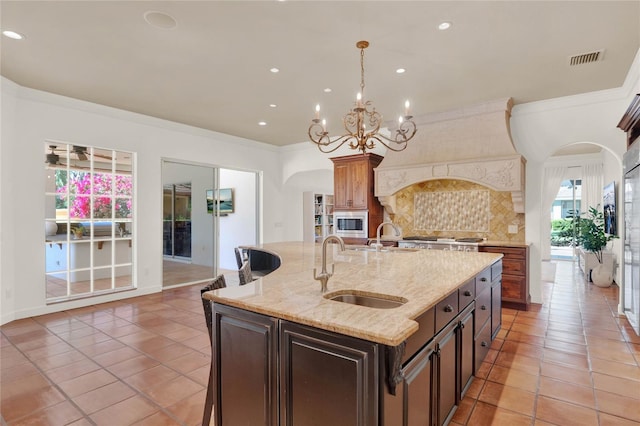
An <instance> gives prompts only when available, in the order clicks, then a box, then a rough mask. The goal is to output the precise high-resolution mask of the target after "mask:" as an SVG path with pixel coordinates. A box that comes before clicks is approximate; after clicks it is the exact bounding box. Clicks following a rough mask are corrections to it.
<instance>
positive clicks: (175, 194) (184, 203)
mask: <svg viewBox="0 0 640 426" xmlns="http://www.w3.org/2000/svg"><path fill="white" fill-rule="evenodd" d="M162 202H163V206H162V217H163V223H162V226H163V229H162V245H163V253H164V255H165V256H168V257H172V258H181V259H185V260H186V259H191V182H189V183H180V184H165V185H164V189H163V197H162Z"/></svg>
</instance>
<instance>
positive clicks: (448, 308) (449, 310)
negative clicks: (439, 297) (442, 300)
mask: <svg viewBox="0 0 640 426" xmlns="http://www.w3.org/2000/svg"><path fill="white" fill-rule="evenodd" d="M444 311H445V312H453V306H451V305H447V306H445V307H444Z"/></svg>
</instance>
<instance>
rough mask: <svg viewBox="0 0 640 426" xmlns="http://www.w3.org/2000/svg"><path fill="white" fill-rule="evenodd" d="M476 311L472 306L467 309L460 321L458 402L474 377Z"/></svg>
mask: <svg viewBox="0 0 640 426" xmlns="http://www.w3.org/2000/svg"><path fill="white" fill-rule="evenodd" d="M474 313H475V310H474V308H473V307H472V306H471V307H470V308H469V309H466V310H465V312H463V313H462V314H461V316H462V318H461V319H460V331H459V335H460V350H459V356H460V384H459V389H460V391H459V393H458V402H460V400H462V397H463V396H464V393H465V392H466V390H467V388H468V386H469V385H470V384H471V379H472V377H473V367H474V363H473V338H474V332H473V331H474V330H473V316H474Z"/></svg>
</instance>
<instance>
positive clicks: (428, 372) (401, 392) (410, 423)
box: [384, 342, 436, 426]
mask: <svg viewBox="0 0 640 426" xmlns="http://www.w3.org/2000/svg"><path fill="white" fill-rule="evenodd" d="M435 349H436V345H435V342H432V343H430V344H428V345H427V346H425V347H424V348H422V349H421V350H420V352H419V353H418V354H417V355H416V356H415V357H413V359H412V360H411V361H409V362H408V363H407V364H406V365H405V366H404V368H403V369H402V377H403V378H404V379H403V381H402V383H401V385H398V386H397V388H396V389H397V390H396V392H397V394H396V397H395V398H396V401H395V402H396V405H398V406H397V407H394V406H393V405H394V401H393V397H391V396H390V395H386V398H385V417H384V418H385V423H384V424H385V425H394V424H399V425H400V424H401V425H406V426H424V425H432V424H433V422H434V419H433V416H434V414H435V410H434V409H432V407H433V404H434V396H435V394H434V392H433V387H434V362H433V359H434V354H435ZM398 403H399V404H398ZM393 408H395V409H393ZM403 416H404V421H402V422H401V421H399V420H398V419H399V418H400V419H402V417H403Z"/></svg>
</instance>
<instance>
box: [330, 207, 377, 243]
mask: <svg viewBox="0 0 640 426" xmlns="http://www.w3.org/2000/svg"><path fill="white" fill-rule="evenodd" d="M368 218H369V211H368V210H352V211H334V212H333V226H334V227H335V234H336V235H338V236H340V237H350V238H368V237H369V225H368Z"/></svg>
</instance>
